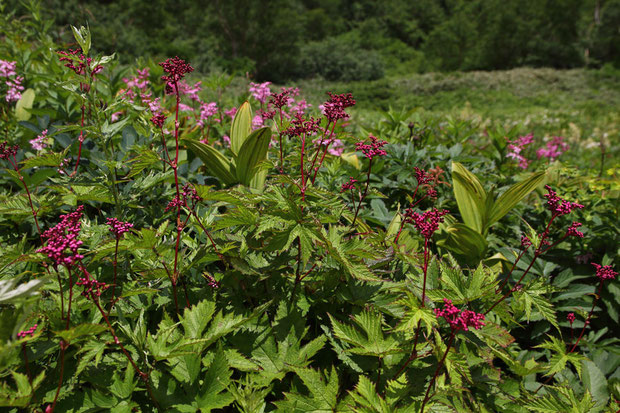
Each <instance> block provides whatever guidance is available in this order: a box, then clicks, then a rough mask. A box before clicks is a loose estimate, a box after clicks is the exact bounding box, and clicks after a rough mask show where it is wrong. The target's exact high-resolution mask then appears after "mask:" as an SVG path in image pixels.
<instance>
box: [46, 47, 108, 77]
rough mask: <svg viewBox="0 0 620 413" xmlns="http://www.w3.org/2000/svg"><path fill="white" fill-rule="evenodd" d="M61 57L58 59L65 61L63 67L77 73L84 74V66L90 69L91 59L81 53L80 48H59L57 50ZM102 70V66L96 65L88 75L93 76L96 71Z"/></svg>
mask: <svg viewBox="0 0 620 413" xmlns="http://www.w3.org/2000/svg"><path fill="white" fill-rule="evenodd" d="M57 53H58V54H59V55H61V56H62V57H61V58H60V59H59V60H60V61H61V62H67V63H65V67H68V68H69V69H71V70H73V71H74V72H75V73H76V74H78V75H85V74H86V68H88V69H91V67H90V64H91V62H92V60H93V59H91V58H90V57H86V56H84V55H83V54H82V52H81V51H80V49H69V50H68V51H66V52H65V51H64V50H61V51H59V52H57ZM102 70H103V66H101V65H97V66H95V67H93V68H92V69H91V72H90V76H91V77H94V76H95V75H96V74H97V73H99V72H101V71H102Z"/></svg>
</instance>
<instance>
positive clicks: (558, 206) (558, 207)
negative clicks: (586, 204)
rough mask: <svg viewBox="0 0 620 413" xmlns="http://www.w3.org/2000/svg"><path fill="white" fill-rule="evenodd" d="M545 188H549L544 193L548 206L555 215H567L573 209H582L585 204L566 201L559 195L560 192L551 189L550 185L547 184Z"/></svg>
mask: <svg viewBox="0 0 620 413" xmlns="http://www.w3.org/2000/svg"><path fill="white" fill-rule="evenodd" d="M545 189H546V190H547V192H548V193H547V194H545V195H544V197H545V198H547V208H548V209H549V211H551V212H552V213H553V214H554V215H556V216H559V215H566V214H568V213H570V212H571V211H572V210H573V209H576V208H577V209H581V208H583V205H581V204H578V203H576V202H570V201H566V200H564V199H562V198H560V197H559V196H558V194H557V193H556V192H555V191H554V190H552V189H551V187H550V186H549V185H545Z"/></svg>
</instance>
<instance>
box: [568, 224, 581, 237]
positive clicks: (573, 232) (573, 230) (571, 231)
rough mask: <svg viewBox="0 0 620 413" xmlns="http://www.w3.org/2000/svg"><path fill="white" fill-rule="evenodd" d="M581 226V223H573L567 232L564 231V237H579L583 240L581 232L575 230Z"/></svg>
mask: <svg viewBox="0 0 620 413" xmlns="http://www.w3.org/2000/svg"><path fill="white" fill-rule="evenodd" d="M580 226H582V224H581V222H573V223H572V224H571V226H570V227H568V230H567V231H566V235H567V236H569V237H579V238H583V232H581V231H579V230H578V229H577V228H579V227H580Z"/></svg>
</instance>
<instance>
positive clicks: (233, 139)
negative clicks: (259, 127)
mask: <svg viewBox="0 0 620 413" xmlns="http://www.w3.org/2000/svg"><path fill="white" fill-rule="evenodd" d="M251 132H252V107H251V106H250V103H249V102H247V101H246V102H244V103H243V105H241V106H240V107H239V110H238V111H237V113H236V114H235V117H234V118H233V121H232V125H231V127H230V149H231V150H232V151H233V153H234V154H235V155H237V154H238V153H239V150H240V149H241V146H242V145H243V142H245V140H246V139H247V137H248V135H249V134H250V133H251Z"/></svg>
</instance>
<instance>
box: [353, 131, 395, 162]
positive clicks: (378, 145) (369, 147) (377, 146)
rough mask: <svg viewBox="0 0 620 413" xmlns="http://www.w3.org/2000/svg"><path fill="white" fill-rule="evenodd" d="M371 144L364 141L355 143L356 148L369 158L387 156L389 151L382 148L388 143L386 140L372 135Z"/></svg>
mask: <svg viewBox="0 0 620 413" xmlns="http://www.w3.org/2000/svg"><path fill="white" fill-rule="evenodd" d="M369 138H370V144H367V143H364V142H357V143H356V144H355V149H357V150H358V151H362V153H363V154H364V155H365V156H366V157H367V158H368V159H372V158H374V157H375V156H385V155H387V152H386V151H385V149H382V148H383V147H384V146H385V145H387V142H386V141H382V140H379V139H377V138H375V137H374V136H372V135H370V136H369Z"/></svg>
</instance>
